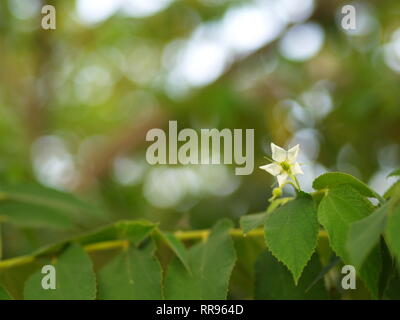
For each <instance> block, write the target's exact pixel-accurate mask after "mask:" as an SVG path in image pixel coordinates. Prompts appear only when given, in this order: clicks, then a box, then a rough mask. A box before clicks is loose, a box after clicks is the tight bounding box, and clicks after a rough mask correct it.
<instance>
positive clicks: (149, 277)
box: [98, 246, 162, 300]
mask: <svg viewBox="0 0 400 320" xmlns="http://www.w3.org/2000/svg"><path fill="white" fill-rule="evenodd" d="M161 278H162V277H161V266H160V264H159V262H158V260H157V259H156V258H155V257H154V256H153V253H152V250H139V249H137V248H135V247H132V246H130V247H129V248H128V249H127V250H124V251H122V252H121V253H119V254H118V255H117V256H116V257H115V258H113V259H112V260H111V261H110V262H109V263H108V264H107V265H106V266H104V267H103V268H102V269H101V270H100V272H99V274H98V288H99V289H98V290H99V292H98V298H99V299H101V300H148V299H162V292H161Z"/></svg>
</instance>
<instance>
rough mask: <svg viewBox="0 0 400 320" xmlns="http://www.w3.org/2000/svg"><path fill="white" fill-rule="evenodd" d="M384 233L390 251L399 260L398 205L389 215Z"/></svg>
mask: <svg viewBox="0 0 400 320" xmlns="http://www.w3.org/2000/svg"><path fill="white" fill-rule="evenodd" d="M385 235H386V240H387V243H388V246H389V249H390V251H391V252H392V253H393V255H394V256H395V257H396V258H397V260H398V261H399V262H400V205H399V206H397V207H396V208H395V209H394V210H393V212H392V213H391V214H390V215H389V218H388V222H387V227H386V233H385Z"/></svg>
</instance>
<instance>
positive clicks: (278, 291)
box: [255, 250, 328, 300]
mask: <svg viewBox="0 0 400 320" xmlns="http://www.w3.org/2000/svg"><path fill="white" fill-rule="evenodd" d="M321 269H322V266H321V264H320V262H319V260H318V257H317V255H316V254H314V255H313V256H312V258H311V260H310V261H309V262H308V264H307V266H306V268H305V269H304V272H303V274H302V276H301V277H300V280H299V283H298V285H297V286H296V285H295V284H294V282H293V278H292V275H291V274H290V272H289V271H288V269H287V268H286V267H285V266H284V265H283V264H282V263H280V262H279V261H278V260H276V259H275V258H274V257H273V256H272V254H271V253H270V252H268V251H267V250H265V251H264V252H263V253H261V254H260V256H259V258H258V259H257V262H256V264H255V279H256V280H255V299H260V300H261V299H262V300H325V299H327V298H328V295H327V291H326V289H325V285H324V281H323V279H320V280H319V281H317V282H316V283H315V284H314V285H313V286H312V287H311V288H310V289H309V290H307V288H308V287H309V286H310V284H311V283H312V282H313V280H314V279H315V278H316V277H318V274H319V273H320V272H321Z"/></svg>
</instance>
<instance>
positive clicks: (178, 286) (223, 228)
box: [165, 220, 236, 300]
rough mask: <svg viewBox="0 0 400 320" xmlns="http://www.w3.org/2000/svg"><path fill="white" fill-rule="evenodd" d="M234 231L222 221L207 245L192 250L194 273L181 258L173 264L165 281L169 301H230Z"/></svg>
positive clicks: (229, 222) (227, 221) (233, 258)
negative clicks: (228, 295)
mask: <svg viewBox="0 0 400 320" xmlns="http://www.w3.org/2000/svg"><path fill="white" fill-rule="evenodd" d="M230 228H232V222H231V221H229V220H221V221H220V222H218V223H217V224H216V225H215V226H214V227H213V228H212V229H211V233H210V235H209V237H208V240H207V242H205V243H199V244H197V245H195V246H193V247H192V248H190V249H189V251H188V254H189V255H188V258H189V266H190V269H191V271H192V273H191V274H190V273H189V272H188V271H187V270H186V269H185V267H184V266H183V264H182V263H181V262H180V261H179V259H178V258H176V259H174V260H173V261H172V262H171V263H170V265H169V266H168V272H167V276H166V279H165V297H166V299H184V300H187V299H193V300H201V299H210V300H215V299H217V300H218V299H226V296H227V292H228V285H229V279H230V276H231V273H232V269H233V267H234V265H235V261H236V252H235V248H234V245H233V241H232V239H231V237H230V235H229V229H230Z"/></svg>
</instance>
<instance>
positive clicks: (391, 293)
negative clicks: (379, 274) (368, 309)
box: [384, 269, 400, 300]
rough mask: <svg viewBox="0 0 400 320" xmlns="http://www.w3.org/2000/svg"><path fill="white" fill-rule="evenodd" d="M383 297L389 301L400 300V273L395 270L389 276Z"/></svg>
mask: <svg viewBox="0 0 400 320" xmlns="http://www.w3.org/2000/svg"><path fill="white" fill-rule="evenodd" d="M384 296H385V298H387V299H391V300H400V272H399V271H398V270H396V269H394V270H393V272H392V274H391V275H390V279H389V283H388V286H387V287H386V289H385V292H384Z"/></svg>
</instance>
